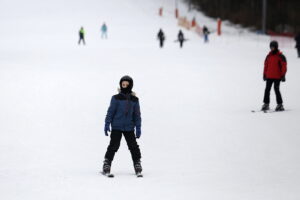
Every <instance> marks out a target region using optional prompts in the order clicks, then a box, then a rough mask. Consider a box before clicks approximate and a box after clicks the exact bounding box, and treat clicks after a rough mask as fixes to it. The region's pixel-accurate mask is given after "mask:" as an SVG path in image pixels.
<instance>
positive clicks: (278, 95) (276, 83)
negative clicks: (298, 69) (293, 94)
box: [264, 79, 282, 104]
mask: <svg viewBox="0 0 300 200" xmlns="http://www.w3.org/2000/svg"><path fill="white" fill-rule="evenodd" d="M280 81H281V80H280V79H267V81H266V89H265V96H264V103H266V104H269V103H270V91H271V88H272V85H273V83H274V90H275V94H276V101H277V104H282V97H281V93H280Z"/></svg>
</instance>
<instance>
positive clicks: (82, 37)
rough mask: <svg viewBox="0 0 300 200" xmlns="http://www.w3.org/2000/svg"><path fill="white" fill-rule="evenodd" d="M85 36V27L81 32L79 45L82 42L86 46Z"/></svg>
mask: <svg viewBox="0 0 300 200" xmlns="http://www.w3.org/2000/svg"><path fill="white" fill-rule="evenodd" d="M84 35H85V32H84V29H83V27H81V28H80V30H79V41H78V45H80V42H81V41H82V42H83V44H84V45H85V40H84Z"/></svg>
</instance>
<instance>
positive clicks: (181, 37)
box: [177, 30, 186, 48]
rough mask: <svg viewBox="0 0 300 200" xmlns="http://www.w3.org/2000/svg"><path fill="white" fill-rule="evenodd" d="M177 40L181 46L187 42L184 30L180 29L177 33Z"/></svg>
mask: <svg viewBox="0 0 300 200" xmlns="http://www.w3.org/2000/svg"><path fill="white" fill-rule="evenodd" d="M177 40H178V41H179V44H180V48H182V46H183V42H185V41H186V39H185V38H184V35H183V32H182V31H181V30H179V33H178V35H177Z"/></svg>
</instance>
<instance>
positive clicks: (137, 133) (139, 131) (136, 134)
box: [135, 128, 142, 139]
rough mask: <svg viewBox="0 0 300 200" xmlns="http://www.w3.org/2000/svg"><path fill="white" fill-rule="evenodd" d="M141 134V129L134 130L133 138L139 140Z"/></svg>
mask: <svg viewBox="0 0 300 200" xmlns="http://www.w3.org/2000/svg"><path fill="white" fill-rule="evenodd" d="M141 134H142V132H141V128H136V130H135V137H136V138H137V139H139V138H140V137H141Z"/></svg>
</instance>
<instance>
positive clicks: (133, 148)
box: [105, 130, 141, 162]
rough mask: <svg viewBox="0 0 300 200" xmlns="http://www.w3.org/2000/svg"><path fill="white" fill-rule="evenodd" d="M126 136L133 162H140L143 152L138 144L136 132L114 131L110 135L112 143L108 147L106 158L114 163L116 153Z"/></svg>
mask: <svg viewBox="0 0 300 200" xmlns="http://www.w3.org/2000/svg"><path fill="white" fill-rule="evenodd" d="M122 135H124V137H125V140H126V142H127V146H128V149H129V151H130V153H131V157H132V160H133V161H134V162H135V161H138V160H140V159H141V151H140V147H139V145H138V143H137V142H136V138H135V134H134V131H129V132H127V131H118V130H112V131H111V135H110V143H109V145H108V147H107V151H106V154H105V158H106V159H108V160H110V161H112V160H113V159H114V156H115V153H116V152H117V151H118V149H119V147H120V142H121V139H122Z"/></svg>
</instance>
